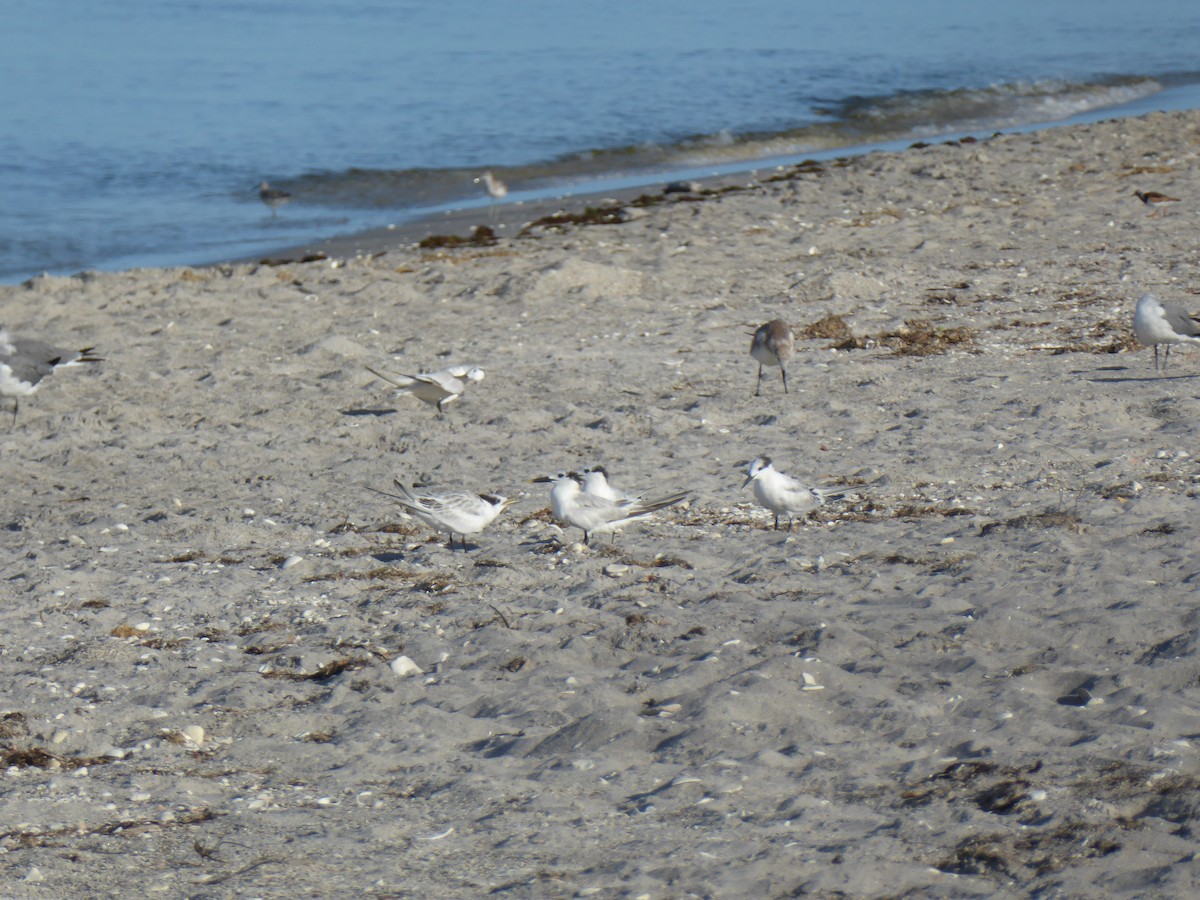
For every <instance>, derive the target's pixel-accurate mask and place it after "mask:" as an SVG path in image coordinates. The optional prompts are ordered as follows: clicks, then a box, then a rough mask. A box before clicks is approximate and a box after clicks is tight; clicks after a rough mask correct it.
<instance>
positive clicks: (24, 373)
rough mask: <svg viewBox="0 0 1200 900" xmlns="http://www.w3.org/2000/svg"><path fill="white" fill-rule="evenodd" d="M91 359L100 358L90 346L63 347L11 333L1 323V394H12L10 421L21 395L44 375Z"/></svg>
mask: <svg viewBox="0 0 1200 900" xmlns="http://www.w3.org/2000/svg"><path fill="white" fill-rule="evenodd" d="M94 362H103V360H102V359H101V358H100V357H99V356H96V355H95V354H94V353H93V352H92V348H91V347H84V348H83V349H82V350H62V349H60V348H58V347H54V346H52V345H50V344H47V343H46V342H45V341H38V340H32V339H29V338H16V337H13V336H12V335H11V334H10V333H9V331H8V329H7V328H4V327H0V397H12V398H13V425H16V424H17V409H18V408H19V407H20V404H21V398H22V397H28V396H29V395H30V394H32V393H33V392H34V391H36V390H37V389H38V385H39V384H41V381H42V379H43V378H45V377H46V376H47V375H49V374H50V373H51V372H53V371H54V370H55V369H60V368H63V367H65V366H78V365H80V364H82V363H94Z"/></svg>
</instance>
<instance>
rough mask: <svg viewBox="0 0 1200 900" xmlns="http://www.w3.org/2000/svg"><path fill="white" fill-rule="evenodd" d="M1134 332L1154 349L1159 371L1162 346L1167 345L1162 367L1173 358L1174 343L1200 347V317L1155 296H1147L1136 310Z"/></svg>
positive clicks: (1155, 366)
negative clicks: (1159, 356)
mask: <svg viewBox="0 0 1200 900" xmlns="http://www.w3.org/2000/svg"><path fill="white" fill-rule="evenodd" d="M1133 333H1134V334H1135V335H1137V339H1138V340H1139V341H1141V342H1142V343H1143V344H1145V345H1146V346H1147V347H1149V346H1153V347H1154V368H1156V369H1157V368H1158V345H1159V344H1166V345H1167V349H1166V352H1165V353H1163V364H1162V367H1163V368H1164V369H1165V368H1166V367H1167V363H1168V362H1169V361H1170V359H1171V345H1172V344H1200V316H1193V315H1192V314H1191V313H1189V312H1188V311H1187V310H1186V309H1184V308H1183V307H1182V306H1180V305H1179V304H1178V303H1163V302H1162V301H1161V300H1159V299H1158V298H1157V297H1156V296H1154V295H1153V294H1143V295H1142V298H1141V299H1140V300H1138V302H1137V307H1136V308H1135V309H1134V311H1133Z"/></svg>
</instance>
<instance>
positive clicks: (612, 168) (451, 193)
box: [281, 77, 1163, 209]
mask: <svg viewBox="0 0 1200 900" xmlns="http://www.w3.org/2000/svg"><path fill="white" fill-rule="evenodd" d="M1162 89H1163V84H1162V83H1161V80H1159V79H1152V78H1136V77H1113V78H1110V79H1105V80H1102V81H1098V82H1094V83H1075V82H1069V81H1054V80H1048V81H1037V82H1017V83H1013V84H1004V85H995V86H992V87H986V88H969V89H968V88H964V89H959V90H928V91H899V92H897V93H894V94H889V95H886V96H878V97H849V98H845V99H841V100H837V101H832V102H824V103H817V104H814V105H813V106H812V107H811V114H812V118H811V120H810V121H806V122H803V123H800V124H798V125H797V126H796V127H794V128H788V129H784V130H781V131H775V132H748V133H743V134H738V133H735V132H731V131H728V130H723V131H720V132H716V133H713V134H704V135H694V136H691V137H687V138H684V139H682V140H679V141H677V142H675V143H661V144H659V143H647V144H638V145H631V146H624V147H612V148H600V149H588V150H583V151H580V152H578V153H572V154H570V155H567V156H563V157H560V158H558V159H553V160H548V161H545V162H539V163H535V164H531V165H526V166H510V167H506V168H497V169H496V170H495V173H496V174H497V175H498V176H499V177H500V178H502V179H504V180H505V181H506V182H508V184H509V186H510V190H512V191H513V192H514V193H515V192H518V191H545V190H548V189H550V190H552V189H554V188H556V187H559V188H562V189H564V190H566V189H568V188H572V187H575V186H577V185H578V184H579V183H580V182H585V181H588V180H592V179H597V178H601V177H608V176H614V175H634V174H639V173H647V174H651V173H664V174H666V173H670V172H672V171H678V170H681V169H689V168H695V167H700V166H706V165H730V164H733V163H739V162H745V163H748V164H752V163H754V162H755V161H757V160H767V159H776V158H779V157H789V156H797V155H802V154H806V153H817V152H826V151H831V150H837V149H839V148H851V147H862V146H869V145H875V144H884V143H888V142H893V141H897V140H905V139H910V140H917V139H921V138H927V137H933V136H938V135H947V134H966V133H970V132H977V131H987V132H991V131H996V130H1000V129H1004V128H1013V127H1020V126H1030V125H1038V124H1044V123H1048V122H1055V121H1059V120H1062V119H1067V118H1070V117H1072V116H1076V115H1080V114H1082V113H1087V112H1090V111H1093V110H1098V109H1104V108H1108V107H1117V106H1121V105H1123V104H1126V103H1131V102H1134V101H1136V100H1139V99H1142V98H1145V97H1149V96H1151V95H1153V94H1156V93H1158V92H1159V91H1161V90H1162ZM479 175H480V172H479V170H476V169H465V168H446V169H399V170H383V169H350V170H347V171H343V172H327V173H318V174H310V175H305V176H302V177H300V178H296V179H292V180H291V181H289V182H287V183H286V184H282V185H281V186H282V187H285V188H286V189H287V190H288V191H290V192H291V193H292V194H293V196H294V198H295V201H298V202H303V203H311V204H315V205H321V206H334V207H342V208H350V209H373V208H377V209H383V208H395V209H431V208H436V207H439V206H445V205H448V204H453V203H455V202H459V201H467V200H472V199H475V200H478V199H480V198H481V197H483V196H484V195H483V192H482V188H480V186H479V185H478V184H477V183H476V182H475V179H476V178H478V176H479Z"/></svg>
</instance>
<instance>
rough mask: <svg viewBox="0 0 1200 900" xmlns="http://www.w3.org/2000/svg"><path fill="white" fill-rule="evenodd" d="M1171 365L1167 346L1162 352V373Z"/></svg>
mask: <svg viewBox="0 0 1200 900" xmlns="http://www.w3.org/2000/svg"><path fill="white" fill-rule="evenodd" d="M1170 364H1171V345H1170V344H1167V349H1166V350H1165V351H1163V371H1164V372H1165V371H1167V366H1169V365H1170Z"/></svg>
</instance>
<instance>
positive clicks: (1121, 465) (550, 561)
mask: <svg viewBox="0 0 1200 900" xmlns="http://www.w3.org/2000/svg"><path fill="white" fill-rule="evenodd" d="M1135 188H1138V189H1142V190H1161V191H1164V192H1166V193H1170V194H1172V195H1174V196H1177V197H1180V198H1182V201H1183V202H1181V203H1179V204H1177V205H1176V206H1175V207H1174V208H1173V209H1172V210H1171V211H1170V212H1169V214H1167V215H1165V216H1161V215H1160V216H1154V217H1151V216H1150V213H1149V211H1148V210H1147V209H1146V208H1145V207H1143V206H1142V204H1141V203H1139V202H1138V200H1137V199H1136V198H1134V197H1133V196H1132V192H1133V191H1134V189H1135ZM1196 198H1200V113H1186V114H1157V115H1152V116H1148V117H1146V118H1141V119H1135V120H1120V121H1112V122H1104V123H1100V124H1096V125H1090V126H1085V127H1070V128H1060V129H1053V130H1048V131H1043V132H1040V133H1036V134H1027V135H1011V136H999V137H995V138H990V139H987V140H980V141H979V142H973V143H954V144H938V145H934V146H929V147H924V148H914V149H911V150H908V151H906V152H903V153H898V154H873V155H870V156H866V157H862V158H857V159H853V160H849V161H844V162H843V163H830V164H826V165H823V166H820V167H809V168H806V169H805V170H788V171H786V172H781V173H776V175H775V177H772V178H766V177H764V178H762V179H761V180H759V181H757V182H755V183H752V184H749V185H746V186H745V187H744V188H743V189H740V190H736V191H729V192H725V193H719V194H715V195H711V196H707V197H705V198H704V199H702V200H699V201H696V202H692V201H691V200H674V201H671V202H664V203H662V204H660V205H651V206H645V207H639V208H632V207H631V208H630V209H629V213H628V215H627V219H628V221H626V222H624V223H623V224H617V225H591V226H573V227H568V228H565V229H561V230H560V229H547V228H542V229H535V231H534V232H533V233H532V234H530V235H528V236H525V237H522V238H519V239H512V240H505V241H502V242H500V243H498V244H496V245H494V246H487V247H471V246H468V247H464V248H461V249H450V250H421V249H414V248H397V249H391V250H387V252H383V251H385V250H386V247H383V246H376V247H374V248H372V254H370V255H366V256H363V257H360V258H349V259H345V260H341V261H338V262H337V263H336V264H334V263H332V262H330V261H323V262H310V263H291V264H286V265H274V266H270V265H257V264H238V265H231V266H220V267H212V268H206V269H186V268H185V269H169V270H140V271H131V272H125V273H119V274H91V273H89V274H84V275H80V276H78V277H72V278H49V277H44V278H38V279H35V280H34V281H32V282H31V283H29V284H27V285H24V286H19V287H7V288H3V289H0V311H2V312H0V321H5V322H6V323H7V324H8V325H10V326H12V327H13V328H14V329H15V330H16V331H17V332H18V333H20V332H25V333H28V334H31V335H36V336H42V337H46V338H51V339H54V340H56V341H61V342H63V343H69V344H73V345H78V346H84V345H87V344H95V345H97V347H98V349H99V351H100V352H101V354H102V355H103V356H105V357H106V358H107V361H106V362H104V363H101V364H99V365H97V366H94V367H89V368H88V369H87V370H83V371H81V370H78V369H75V370H70V371H64V372H59V373H57V374H56V375H54V376H53V377H52V378H51V379H50V380H48V381H47V382H46V383H45V384H44V385H43V387H42V389H41V390H40V392H39V393H38V394H36V395H35V396H33V397H31V398H28V399H27V400H25V401H24V402H23V403H22V404H21V414H20V418H19V420H18V421H17V423H16V426H15V427H12V428H9V427H8V425H7V422H4V423H3V427H0V452H2V453H3V458H4V466H5V468H4V482H5V484H4V494H3V501H2V507H0V525H2V526H3V531H2V534H3V537H2V539H0V560H2V564H3V578H2V579H0V595H2V600H3V603H2V604H0V616H2V617H3V618H2V627H3V634H4V638H3V644H2V653H0V676H2V678H0V683H2V684H3V685H4V695H3V698H2V700H0V705H2V717H0V734H2V735H3V737H2V738H0V746H2V747H3V754H4V759H5V770H4V776H3V777H4V785H3V787H4V803H3V814H2V824H0V851H2V852H0V878H3V885H2V886H0V894H3V895H4V896H13V897H55V898H58V897H65V896H113V895H117V894H121V895H125V894H128V893H129V892H135V891H136V892H141V893H145V894H150V895H155V896H169V897H182V896H188V897H197V898H199V897H205V898H207V897H230V896H261V897H353V896H387V897H414V898H417V897H419V898H431V897H446V898H457V897H480V896H489V895H494V896H498V897H513V898H532V897H605V898H607V897H648V898H678V897H693V896H695V897H719V898H727V897H788V896H816V897H846V896H852V897H884V896H886V897H900V896H920V897H930V896H939V897H997V896H1000V897H1008V896H1012V897H1021V896H1039V897H1096V896H1107V897H1157V896H1174V897H1182V896H1196V895H1197V893H1200V868H1198V864H1197V861H1196V858H1195V854H1196V849H1197V844H1196V829H1197V826H1198V825H1200V790H1198V789H1200V758H1198V754H1197V746H1196V741H1197V739H1198V738H1200V679H1198V678H1197V663H1198V662H1200V617H1198V616H1197V613H1196V610H1195V608H1196V605H1197V604H1196V597H1197V588H1198V587H1200V562H1198V561H1197V560H1198V557H1197V555H1196V552H1195V551H1196V547H1197V545H1198V543H1200V540H1198V539H1200V533H1198V529H1197V515H1196V509H1197V499H1196V494H1197V490H1198V488H1197V483H1198V481H1200V468H1198V466H1197V461H1198V458H1197V456H1196V454H1197V453H1200V446H1198V444H1197V440H1196V437H1197V430H1198V429H1197V422H1198V421H1200V397H1198V394H1200V357H1198V356H1197V354H1196V353H1195V352H1191V351H1190V350H1189V349H1186V348H1185V349H1180V350H1178V351H1176V353H1175V354H1173V356H1172V364H1171V368H1170V369H1169V370H1167V371H1166V372H1165V373H1158V372H1155V371H1154V369H1153V367H1152V363H1151V355H1150V352H1149V351H1148V350H1145V349H1141V348H1136V347H1135V346H1134V345H1133V343H1132V337H1131V333H1130V327H1129V325H1130V318H1131V314H1132V309H1133V304H1134V302H1135V301H1136V299H1137V297H1138V296H1139V295H1140V294H1141V293H1142V292H1143V291H1146V290H1154V291H1155V292H1157V293H1158V294H1159V295H1160V296H1162V297H1163V298H1165V299H1170V300H1173V301H1176V302H1182V303H1184V304H1187V305H1189V306H1190V307H1192V308H1200V298H1198V297H1196V296H1194V294H1195V293H1196V286H1197V285H1200V278H1198V277H1197V263H1198V261H1197V250H1196V247H1197V225H1198V223H1200V203H1198V202H1197V199H1196ZM514 230H515V229H514ZM776 316H779V317H784V318H786V319H788V320H789V321H790V322H792V323H793V324H794V325H795V327H796V328H797V330H798V331H799V332H803V331H804V329H805V327H806V326H810V325H812V324H813V323H816V322H818V321H820V320H823V319H826V317H830V316H835V317H840V322H839V320H838V319H826V322H825V326H824V327H825V328H826V329H832V330H828V331H827V333H829V334H835V335H836V331H837V329H836V328H833V326H837V325H839V324H841V323H844V324H845V325H846V326H848V328H849V332H850V334H851V337H850V338H849V339H847V338H846V337H845V333H844V332H843V334H842V336H841V337H836V336H835V337H824V338H815V337H809V338H804V339H801V340H799V341H798V350H797V354H796V357H795V358H794V359H793V360H792V363H791V366H790V368H789V382H790V384H791V386H792V393H791V394H789V395H787V396H784V395H783V394H782V392H781V390H780V387H779V382H778V378H777V374H776V373H775V372H774V371H773V370H769V371H768V372H767V376H768V377H767V378H766V379H764V387H763V396H762V397H761V398H757V399H756V398H755V397H753V396H752V393H753V389H754V376H755V365H754V363H753V361H752V360H751V359H750V356H749V354H748V350H749V341H750V339H749V337H748V336H747V332H748V331H750V330H753V327H754V326H756V325H758V324H760V323H762V322H764V321H766V320H767V319H770V318H773V317H776ZM906 321H907V324H906ZM806 333H807V332H806ZM834 345H841V346H842V348H843V349H831V348H832V347H833V346H834ZM925 351H929V352H925ZM458 362H461V363H475V364H479V365H481V366H483V367H484V368H485V369H486V370H487V373H488V375H487V378H486V380H485V381H483V382H482V383H481V384H479V385H475V386H473V389H472V390H471V391H470V392H469V393H468V394H467V395H466V396H465V397H464V399H463V400H462V402H460V403H457V404H455V405H452V406H451V407H450V408H449V409H448V410H447V414H446V415H445V416H443V417H439V416H438V415H437V414H436V412H435V411H434V410H432V409H431V408H429V407H427V406H424V405H422V404H420V403H418V402H417V401H415V400H412V399H411V398H395V397H393V396H392V395H391V394H390V393H389V392H388V391H387V390H385V387H386V386H385V385H383V384H381V383H380V382H379V381H377V380H376V379H374V378H373V377H372V376H371V375H370V374H369V373H367V372H366V371H365V369H364V366H366V365H371V366H376V367H378V366H384V367H387V368H391V369H392V370H395V371H406V370H414V369H416V370H429V369H433V368H442V367H444V366H445V365H448V364H451V363H458ZM0 415H2V414H0ZM761 453H765V454H768V455H770V456H772V457H774V459H775V460H776V463H777V466H778V467H779V468H780V469H782V470H783V471H785V472H788V473H790V474H792V475H795V476H798V477H800V478H802V479H805V480H810V481H812V482H814V483H818V484H825V485H828V486H851V487H853V488H854V491H855V494H854V495H853V497H852V498H851V499H849V500H848V501H842V502H839V503H836V504H832V505H830V506H828V507H826V508H824V509H823V510H821V511H820V515H816V516H814V517H813V518H812V519H811V520H810V521H809V522H808V523H807V524H805V525H804V526H798V527H797V528H796V530H795V531H794V532H792V533H786V532H782V531H779V532H776V531H773V530H771V527H770V525H771V517H770V514H769V513H768V512H767V511H765V510H762V509H759V508H757V507H755V506H754V505H753V498H752V496H751V494H750V492H749V491H739V487H740V484H741V481H742V479H743V473H742V470H741V469H740V468H739V467H738V465H737V464H738V463H742V462H744V461H746V460H748V459H749V458H751V457H753V456H755V455H757V454H761ZM595 463H604V464H605V465H606V466H607V467H608V469H609V471H610V473H611V474H612V476H613V480H614V483H616V485H617V486H618V487H621V488H623V489H625V490H630V491H635V492H642V491H646V492H652V493H657V492H667V491H671V490H676V489H691V490H692V491H694V492H695V497H694V501H693V502H692V503H691V504H690V506H688V507H684V508H676V509H673V510H670V511H668V512H666V513H664V514H661V515H659V516H658V517H656V518H655V519H653V520H651V521H649V522H647V523H645V524H638V525H633V526H631V527H629V528H627V529H626V530H625V531H624V532H623V533H621V534H620V535H618V536H617V537H616V540H615V541H614V542H610V541H609V540H608V539H607V538H603V539H598V540H597V541H596V542H595V545H594V546H592V547H590V548H584V547H581V546H579V545H578V544H576V543H575V542H576V541H578V540H579V533H578V531H577V530H574V529H571V530H570V531H569V532H566V533H564V532H563V531H562V530H560V529H559V528H558V527H557V526H556V525H555V524H553V522H552V521H551V520H550V516H549V513H548V509H547V507H548V493H547V492H546V491H545V490H544V489H543V488H544V486H543V485H530V484H528V480H529V479H530V478H532V477H534V476H537V475H542V474H548V473H551V472H553V471H555V470H558V469H563V468H570V467H579V466H584V465H590V464H595ZM396 476H399V477H401V478H403V479H405V480H417V481H421V482H428V483H433V484H437V485H441V486H445V487H464V488H470V489H474V490H481V491H494V492H498V493H500V494H504V495H507V496H518V495H521V496H523V499H522V501H521V502H520V503H519V504H518V505H517V506H515V507H514V508H513V509H512V510H510V511H509V512H508V513H506V514H505V515H504V516H503V517H502V518H501V519H500V520H499V522H497V523H496V524H495V525H494V526H493V527H491V528H490V529H488V530H487V531H485V532H484V533H483V534H481V535H478V536H476V537H475V538H474V539H473V540H472V541H471V545H472V546H471V549H469V550H468V551H467V552H463V551H456V552H451V551H449V550H448V549H446V546H445V538H444V536H435V535H433V534H432V533H431V532H430V530H429V529H428V528H427V527H425V526H423V525H419V524H417V523H415V522H413V521H412V520H409V519H405V518H403V517H402V516H401V515H400V513H399V511H398V508H397V507H396V506H395V505H394V504H393V503H391V502H390V501H388V500H387V499H386V498H384V497H380V496H378V495H376V494H373V493H371V492H370V491H369V490H367V488H368V487H374V488H379V489H387V488H388V487H389V486H390V483H391V480H392V478H393V477H396ZM401 655H403V656H406V657H408V658H410V659H411V660H412V661H413V662H414V663H415V664H416V665H417V666H419V667H420V669H421V670H422V672H421V673H419V674H418V673H410V674H398V673H397V671H396V670H397V669H398V668H399V666H398V665H397V666H394V665H393V663H394V661H395V660H396V659H397V658H398V657H399V656H401ZM197 729H202V730H203V731H202V732H201V731H199V730H197Z"/></svg>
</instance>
